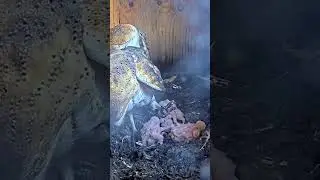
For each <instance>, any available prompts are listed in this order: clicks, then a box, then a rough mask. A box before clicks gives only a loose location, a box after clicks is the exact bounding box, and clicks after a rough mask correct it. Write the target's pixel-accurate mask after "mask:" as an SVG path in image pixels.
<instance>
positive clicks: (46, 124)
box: [0, 0, 108, 180]
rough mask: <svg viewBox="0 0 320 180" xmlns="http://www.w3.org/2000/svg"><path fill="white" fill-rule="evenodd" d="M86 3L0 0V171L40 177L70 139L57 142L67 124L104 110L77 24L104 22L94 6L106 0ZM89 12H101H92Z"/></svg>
mask: <svg viewBox="0 0 320 180" xmlns="http://www.w3.org/2000/svg"><path fill="white" fill-rule="evenodd" d="M92 2H93V3H97V2H96V1H92ZM105 2H106V1H105ZM86 3H87V4H79V3H78V2H77V1H34V2H32V1H24V0H23V1H19V2H17V1H5V2H4V3H3V4H1V6H4V7H1V10H0V15H1V17H0V18H1V19H2V20H3V21H2V20H1V24H0V38H1V41H0V47H1V48H0V98H1V99H0V101H1V103H0V153H1V156H2V157H3V158H2V160H1V161H2V162H1V163H0V166H1V167H0V168H1V169H0V172H1V173H0V174H1V175H5V176H6V177H9V178H10V179H12V180H14V179H23V180H29V179H32V180H33V179H43V177H44V172H45V170H46V167H47V165H48V164H49V162H50V160H51V158H52V156H53V154H55V151H59V150H61V147H64V145H70V143H72V141H73V139H70V141H66V142H68V144H63V145H62V146H61V145H59V143H58V142H59V141H61V139H65V138H64V136H66V137H67V138H76V137H69V135H68V134H70V133H68V132H69V131H72V132H73V131H76V133H71V134H72V136H74V134H76V135H75V136H80V135H81V134H84V133H85V132H87V131H90V128H92V127H94V126H96V125H97V124H99V123H101V121H102V120H105V118H106V117H107V115H106V114H105V112H106V108H107V107H105V105H104V104H103V103H102V102H101V100H100V97H99V91H98V89H97V88H96V84H95V81H94V72H93V70H92V68H91V67H90V66H89V64H88V62H87V59H86V56H85V54H84V52H83V47H82V34H83V32H82V26H84V27H85V28H87V27H90V26H89V25H91V24H92V25H93V24H94V27H99V26H101V25H102V24H104V26H105V23H106V22H105V21H103V19H108V18H107V17H106V16H105V15H106V14H107V13H106V12H107V11H105V13H104V14H102V13H103V12H101V13H100V14H98V15H97V14H95V12H97V10H101V9H104V8H102V7H107V5H106V4H105V3H103V2H101V3H102V4H103V5H98V6H97V4H90V1H86ZM82 7H85V8H84V11H85V12H88V13H87V14H85V13H83V12H82ZM98 7H99V8H98ZM81 14H83V17H84V16H85V17H86V18H81ZM96 15H97V16H98V17H101V18H100V19H97V18H96V17H94V18H93V16H96ZM84 19H91V21H90V22H88V21H84ZM100 20H101V21H100ZM92 21H95V22H92ZM96 21H97V22H96ZM101 27H102V26H101ZM106 29H107V28H106ZM79 112H81V113H82V114H80V113H79ZM72 114H73V116H71V115H72ZM81 115H82V116H81ZM77 126H78V127H77ZM62 127H63V128H62ZM79 127H82V129H81V128H79ZM3 155H4V156H3ZM2 177H3V176H2Z"/></svg>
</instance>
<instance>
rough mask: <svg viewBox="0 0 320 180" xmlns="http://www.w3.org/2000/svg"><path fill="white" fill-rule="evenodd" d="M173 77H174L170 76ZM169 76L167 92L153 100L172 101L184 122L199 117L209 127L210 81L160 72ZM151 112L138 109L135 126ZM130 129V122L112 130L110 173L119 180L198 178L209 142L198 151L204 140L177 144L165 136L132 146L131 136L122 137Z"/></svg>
mask: <svg viewBox="0 0 320 180" xmlns="http://www.w3.org/2000/svg"><path fill="white" fill-rule="evenodd" d="M173 76H175V77H176V78H175V79H174V78H172V77H173ZM168 78H172V80H173V79H174V80H173V81H172V82H168V83H166V88H167V90H166V93H165V94H159V95H156V99H157V100H158V101H162V100H165V99H169V100H174V101H175V102H176V104H177V107H178V108H179V109H180V110H181V111H182V112H183V113H184V115H185V118H186V122H191V123H195V122H196V121H198V120H202V121H204V122H205V123H206V125H207V128H208V129H209V128H210V89H209V87H210V86H209V81H204V80H200V81H199V79H198V78H196V77H192V76H184V75H179V74H170V73H163V79H168ZM153 115H155V114H154V112H152V111H151V110H150V108H148V107H146V108H140V109H137V111H136V113H135V114H134V117H135V122H136V126H137V129H138V130H140V129H141V128H142V127H143V124H144V123H145V122H147V121H148V120H149V119H150V118H151V117H152V116H153ZM127 122H128V121H127ZM131 132H132V130H131V124H130V123H126V124H125V125H124V126H123V127H121V128H115V130H114V132H111V154H112V156H111V157H112V158H111V174H113V175H115V176H117V177H119V178H120V179H199V170H200V164H201V162H202V161H203V160H204V159H205V158H207V157H208V153H209V148H210V147H209V143H208V145H207V146H205V148H204V149H202V150H200V148H201V147H202V145H203V144H204V142H205V140H194V141H191V142H189V143H180V142H173V141H172V140H170V139H169V138H165V140H164V143H163V144H162V145H160V144H159V145H155V146H151V147H150V148H144V147H141V146H138V145H136V146H133V143H132V139H131V138H124V137H126V136H127V135H129V136H130V135H131V134H132V133H131ZM127 137H128V136H127ZM139 140H141V135H140V132H138V133H137V134H136V136H135V141H139Z"/></svg>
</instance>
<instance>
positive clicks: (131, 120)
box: [129, 114, 138, 132]
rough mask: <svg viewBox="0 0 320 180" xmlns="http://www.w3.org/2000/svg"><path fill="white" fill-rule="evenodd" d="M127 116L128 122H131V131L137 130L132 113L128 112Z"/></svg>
mask: <svg viewBox="0 0 320 180" xmlns="http://www.w3.org/2000/svg"><path fill="white" fill-rule="evenodd" d="M129 118H130V122H131V125H132V130H133V132H137V131H138V130H137V128H136V125H135V123H134V118H133V114H129Z"/></svg>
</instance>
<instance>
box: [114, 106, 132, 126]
mask: <svg viewBox="0 0 320 180" xmlns="http://www.w3.org/2000/svg"><path fill="white" fill-rule="evenodd" d="M130 104H131V102H130V103H129V104H128V105H127V107H126V109H125V110H124V112H127V110H128V107H129V105H130ZM125 117H126V113H123V114H122V116H121V118H120V119H119V120H118V121H117V122H115V123H114V124H115V125H116V126H120V125H121V124H122V123H123V122H124V119H125Z"/></svg>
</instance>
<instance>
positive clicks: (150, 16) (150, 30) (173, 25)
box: [110, 0, 193, 65]
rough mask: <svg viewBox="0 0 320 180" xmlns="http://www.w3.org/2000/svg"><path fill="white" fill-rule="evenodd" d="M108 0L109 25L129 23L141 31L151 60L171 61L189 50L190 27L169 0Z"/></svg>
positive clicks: (158, 61) (190, 49)
mask: <svg viewBox="0 0 320 180" xmlns="http://www.w3.org/2000/svg"><path fill="white" fill-rule="evenodd" d="M111 2H112V4H111V6H112V7H110V8H111V11H110V13H111V14H110V16H111V22H112V23H111V27H113V26H115V25H117V24H119V23H130V24H133V25H135V26H137V27H138V28H140V29H141V30H142V31H144V32H145V33H146V34H147V36H148V39H147V40H148V44H149V45H150V54H151V58H152V61H153V62H154V63H155V64H157V65H168V64H172V63H173V62H174V61H176V60H179V59H183V57H184V56H187V55H189V54H190V53H192V51H193V48H192V47H191V46H190V44H192V43H191V42H190V41H191V40H192V34H191V31H190V27H188V25H187V23H186V21H185V19H184V17H183V16H182V12H179V11H178V9H177V8H176V7H174V5H173V4H172V1H168V0H166V1H165V0H162V1H160V0H159V1H157V0H134V1H132V2H133V3H132V4H133V5H132V6H130V3H129V1H128V0H111ZM180 8H181V7H180ZM181 9H182V8H181Z"/></svg>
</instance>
